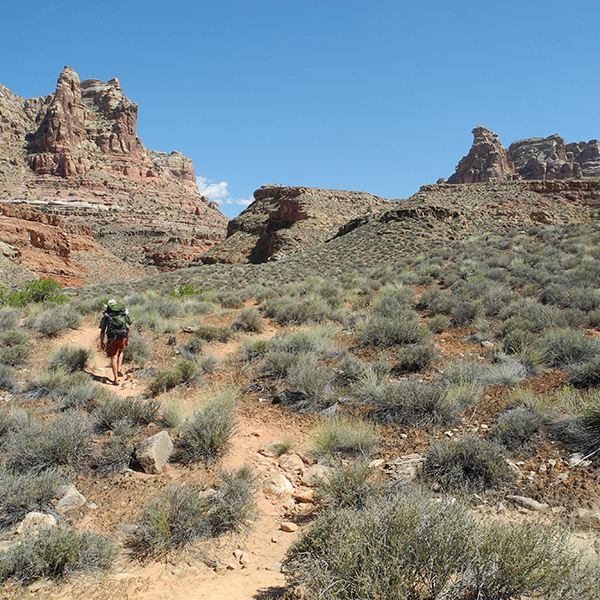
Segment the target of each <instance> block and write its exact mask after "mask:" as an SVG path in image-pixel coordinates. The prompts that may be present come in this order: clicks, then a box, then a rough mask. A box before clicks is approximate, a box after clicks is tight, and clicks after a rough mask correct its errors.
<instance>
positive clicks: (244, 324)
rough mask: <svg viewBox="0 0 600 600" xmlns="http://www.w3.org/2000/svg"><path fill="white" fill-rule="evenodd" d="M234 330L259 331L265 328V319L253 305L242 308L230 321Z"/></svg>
mask: <svg viewBox="0 0 600 600" xmlns="http://www.w3.org/2000/svg"><path fill="white" fill-rule="evenodd" d="M231 328H232V329H233V330H234V331H240V330H241V331H254V332H256V333H260V332H261V331H264V329H265V320H264V319H263V318H262V316H261V314H260V312H258V309H257V308H255V307H254V306H252V307H250V308H246V309H245V310H243V311H242V312H241V313H240V314H239V315H238V316H237V317H236V318H235V319H234V320H233V321H232V323H231Z"/></svg>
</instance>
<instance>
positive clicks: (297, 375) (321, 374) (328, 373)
mask: <svg viewBox="0 0 600 600" xmlns="http://www.w3.org/2000/svg"><path fill="white" fill-rule="evenodd" d="M334 378H335V374H334V372H333V370H332V369H330V368H329V367H326V366H325V365H323V364H322V363H320V362H319V360H318V359H317V358H315V357H314V356H312V355H309V356H307V357H305V358H304V359H303V360H298V361H296V362H295V363H294V364H293V365H292V366H291V367H290V368H289V369H288V371H287V374H286V378H285V381H286V383H287V385H288V386H289V388H290V389H291V390H292V392H296V393H299V394H302V396H304V397H305V398H306V400H307V401H308V402H309V403H310V404H313V403H314V404H315V405H318V404H319V403H320V402H322V401H324V400H326V399H327V398H329V397H330V396H331V393H332V383H333V380H334Z"/></svg>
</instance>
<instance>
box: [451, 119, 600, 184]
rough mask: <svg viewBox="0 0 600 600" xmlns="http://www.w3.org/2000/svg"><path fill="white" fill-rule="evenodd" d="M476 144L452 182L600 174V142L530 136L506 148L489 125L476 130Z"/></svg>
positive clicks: (538, 178)
mask: <svg viewBox="0 0 600 600" xmlns="http://www.w3.org/2000/svg"><path fill="white" fill-rule="evenodd" d="M473 136H474V140H473V145H472V146H471V150H470V151H469V153H468V154H467V155H466V156H465V157H463V158H462V159H461V161H460V162H459V163H458V165H457V166H456V170H455V173H454V174H453V175H451V176H450V177H449V178H448V183H480V182H486V181H507V180H514V179H526V180H553V179H570V178H572V177H598V176H599V175H600V142H599V141H598V140H591V141H590V142H579V143H570V144H566V143H565V140H564V139H563V138H561V137H560V136H559V135H557V134H554V135H550V136H548V137H547V138H530V139H527V140H520V141H517V142H514V143H512V144H511V145H510V146H509V148H508V149H506V148H505V147H504V146H503V145H502V143H501V142H500V141H499V140H498V136H497V135H496V134H495V133H493V132H491V131H489V130H488V129H486V128H485V127H475V129H473Z"/></svg>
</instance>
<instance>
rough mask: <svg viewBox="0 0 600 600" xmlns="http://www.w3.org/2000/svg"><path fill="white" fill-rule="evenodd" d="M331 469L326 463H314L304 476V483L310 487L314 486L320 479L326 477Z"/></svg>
mask: <svg viewBox="0 0 600 600" xmlns="http://www.w3.org/2000/svg"><path fill="white" fill-rule="evenodd" d="M330 472H331V469H330V468H329V467H326V466H325V465H319V464H316V465H313V466H312V467H310V468H308V469H307V470H306V471H305V472H304V475H303V476H302V483H303V484H304V485H306V486H308V487H314V486H315V485H316V484H317V482H318V480H319V479H326V478H327V476H328V475H329V473H330Z"/></svg>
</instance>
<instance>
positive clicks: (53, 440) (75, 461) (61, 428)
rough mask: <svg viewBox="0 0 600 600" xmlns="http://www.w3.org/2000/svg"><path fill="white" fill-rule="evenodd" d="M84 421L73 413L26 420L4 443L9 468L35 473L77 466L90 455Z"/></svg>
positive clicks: (81, 416)
mask: <svg viewBox="0 0 600 600" xmlns="http://www.w3.org/2000/svg"><path fill="white" fill-rule="evenodd" d="M90 438H91V430H90V424H89V422H88V419H87V418H86V417H84V416H83V415H81V414H79V413H76V412H65V413H63V414H61V415H58V416H56V417H52V418H50V419H48V420H46V421H45V422H44V423H42V422H40V421H30V422H28V423H26V424H24V425H22V426H21V427H19V428H17V429H15V430H12V431H10V432H9V433H8V434H7V435H6V437H5V440H4V452H5V453H6V454H7V455H8V459H7V462H8V464H9V466H12V467H14V468H15V469H17V470H19V471H32V472H38V471H42V470H43V469H49V468H54V467H56V466H69V467H74V468H77V467H80V466H82V465H83V463H84V462H85V461H86V460H87V459H88V457H89V456H90V443H91V440H90Z"/></svg>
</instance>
